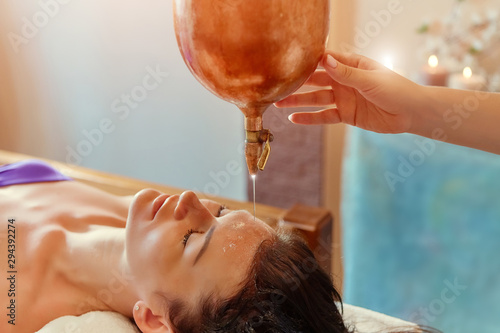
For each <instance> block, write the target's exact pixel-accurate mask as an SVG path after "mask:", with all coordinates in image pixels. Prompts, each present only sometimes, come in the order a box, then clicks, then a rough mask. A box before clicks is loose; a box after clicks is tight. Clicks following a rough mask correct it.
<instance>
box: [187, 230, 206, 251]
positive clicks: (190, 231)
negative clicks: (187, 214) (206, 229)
mask: <svg viewBox="0 0 500 333" xmlns="http://www.w3.org/2000/svg"><path fill="white" fill-rule="evenodd" d="M202 233H203V231H198V230H193V229H189V230H188V231H187V232H186V234H185V235H184V238H182V245H183V246H184V247H186V245H187V242H188V240H189V237H191V235H192V234H202Z"/></svg>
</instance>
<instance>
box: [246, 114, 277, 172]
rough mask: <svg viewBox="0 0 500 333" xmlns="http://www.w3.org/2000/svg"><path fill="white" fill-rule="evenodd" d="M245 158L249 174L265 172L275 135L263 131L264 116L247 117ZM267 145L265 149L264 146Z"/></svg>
mask: <svg viewBox="0 0 500 333" xmlns="http://www.w3.org/2000/svg"><path fill="white" fill-rule="evenodd" d="M245 130H246V140H245V158H246V161H247V167H248V173H249V174H250V175H251V176H253V175H256V174H257V172H258V171H259V170H264V167H265V165H266V162H267V159H268V157H269V152H270V145H269V143H270V142H272V141H273V135H272V134H271V132H270V131H269V130H267V129H263V125H262V115H260V116H256V117H245ZM263 144H265V147H264V148H263V147H262V145H263Z"/></svg>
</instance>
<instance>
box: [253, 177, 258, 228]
mask: <svg viewBox="0 0 500 333" xmlns="http://www.w3.org/2000/svg"><path fill="white" fill-rule="evenodd" d="M256 177H257V176H256V175H252V182H253V220H254V221H255V213H256V209H255V178H256Z"/></svg>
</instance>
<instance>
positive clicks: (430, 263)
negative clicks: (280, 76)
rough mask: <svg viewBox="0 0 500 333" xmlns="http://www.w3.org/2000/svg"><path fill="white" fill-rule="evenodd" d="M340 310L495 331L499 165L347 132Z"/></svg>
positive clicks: (418, 141)
mask: <svg viewBox="0 0 500 333" xmlns="http://www.w3.org/2000/svg"><path fill="white" fill-rule="evenodd" d="M348 139H349V140H348V143H347V147H346V158H345V162H344V176H343V203H342V218H343V242H344V243H343V244H344V245H343V246H344V248H343V250H344V261H345V263H344V265H345V291H344V299H345V302H346V303H349V304H353V305H357V306H362V307H365V308H369V309H372V310H375V311H379V312H382V313H386V314H389V315H392V316H395V317H399V318H402V319H406V320H410V321H414V322H417V323H419V324H425V325H429V326H433V327H435V328H438V329H441V330H443V331H444V332H455V333H462V332H463V333H465V332H467V333H469V332H482V333H490V332H491V333H493V332H494V333H498V332H499V328H500V156H497V155H494V154H489V153H486V152H482V151H477V150H473V149H469V148H464V147H459V146H453V145H450V144H446V143H442V142H437V141H432V140H429V139H425V138H421V137H417V136H414V135H409V134H400V135H382V134H376V133H371V132H367V131H363V130H360V129H357V128H352V129H350V132H349V135H348Z"/></svg>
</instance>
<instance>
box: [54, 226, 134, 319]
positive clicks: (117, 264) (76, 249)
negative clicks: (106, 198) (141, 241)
mask: <svg viewBox="0 0 500 333" xmlns="http://www.w3.org/2000/svg"><path fill="white" fill-rule="evenodd" d="M66 244H68V245H67V250H66V253H65V255H64V256H63V258H64V259H63V261H62V265H61V267H62V271H63V274H64V276H65V280H66V281H69V282H70V283H71V284H72V285H73V286H74V287H75V288H77V289H78V290H79V291H80V292H81V293H83V295H85V299H86V301H85V302H84V303H85V304H82V305H81V306H82V309H78V311H83V312H87V311H91V310H101V311H114V312H119V313H121V314H123V315H125V316H127V317H132V308H133V305H134V303H135V302H136V301H137V300H138V299H139V298H138V296H137V293H136V291H135V288H134V284H133V283H132V276H131V274H130V272H129V268H128V265H127V260H126V255H125V229H124V228H115V227H109V226H100V225H93V226H91V227H90V230H89V231H88V232H84V233H71V234H70V235H68V241H67V242H66Z"/></svg>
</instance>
